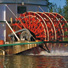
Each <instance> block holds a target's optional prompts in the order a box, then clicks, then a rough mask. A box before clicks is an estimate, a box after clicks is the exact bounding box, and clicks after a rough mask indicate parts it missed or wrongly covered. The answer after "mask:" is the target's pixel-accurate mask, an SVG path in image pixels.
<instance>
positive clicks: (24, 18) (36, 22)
mask: <svg viewBox="0 0 68 68" xmlns="http://www.w3.org/2000/svg"><path fill="white" fill-rule="evenodd" d="M16 21H17V22H18V23H17V22H16V23H14V24H12V28H13V30H14V31H18V30H22V29H27V30H28V31H29V32H30V33H31V36H32V37H33V38H34V40H39V41H63V40H64V38H65V37H68V36H67V35H66V36H65V32H67V31H68V28H67V27H66V26H67V21H66V20H65V18H64V17H63V16H61V15H60V14H58V13H48V12H25V13H23V14H20V16H19V18H16ZM20 35H21V32H19V33H18V36H19V37H20Z"/></svg>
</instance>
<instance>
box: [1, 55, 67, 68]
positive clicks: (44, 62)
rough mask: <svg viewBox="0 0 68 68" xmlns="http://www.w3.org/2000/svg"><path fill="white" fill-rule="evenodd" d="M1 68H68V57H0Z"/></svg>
mask: <svg viewBox="0 0 68 68" xmlns="http://www.w3.org/2000/svg"><path fill="white" fill-rule="evenodd" d="M0 68H68V57H67V56H66V57H65V56H64V57H62V56H61V57H60V56H28V55H13V56H0Z"/></svg>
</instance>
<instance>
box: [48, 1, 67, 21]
mask: <svg viewBox="0 0 68 68" xmlns="http://www.w3.org/2000/svg"><path fill="white" fill-rule="evenodd" d="M61 1H62V0H61ZM48 11H49V12H57V13H59V14H61V15H63V16H64V17H65V18H66V20H67V21H68V0H66V5H65V6H64V7H63V8H61V7H60V6H59V7H57V5H56V4H53V3H49V5H48Z"/></svg>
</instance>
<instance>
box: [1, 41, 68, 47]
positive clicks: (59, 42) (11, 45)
mask: <svg viewBox="0 0 68 68" xmlns="http://www.w3.org/2000/svg"><path fill="white" fill-rule="evenodd" d="M43 43H68V41H41V42H27V43H14V44H4V45H0V47H4V46H15V45H27V44H43Z"/></svg>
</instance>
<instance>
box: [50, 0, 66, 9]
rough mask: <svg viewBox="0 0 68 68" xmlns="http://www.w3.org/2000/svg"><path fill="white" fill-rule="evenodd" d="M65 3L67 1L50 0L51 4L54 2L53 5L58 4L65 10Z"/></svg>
mask: <svg viewBox="0 0 68 68" xmlns="http://www.w3.org/2000/svg"><path fill="white" fill-rule="evenodd" d="M65 1H66V0H49V2H52V3H54V4H55V3H56V4H57V6H58V7H59V6H60V7H61V8H63V6H64V5H65Z"/></svg>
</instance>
